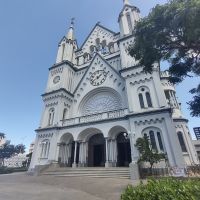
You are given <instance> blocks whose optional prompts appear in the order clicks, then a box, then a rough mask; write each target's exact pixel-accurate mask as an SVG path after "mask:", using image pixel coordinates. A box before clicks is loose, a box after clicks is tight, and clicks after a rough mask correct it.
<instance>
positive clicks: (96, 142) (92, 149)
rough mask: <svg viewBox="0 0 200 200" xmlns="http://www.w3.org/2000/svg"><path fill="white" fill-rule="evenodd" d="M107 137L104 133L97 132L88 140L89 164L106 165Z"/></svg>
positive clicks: (95, 165)
mask: <svg viewBox="0 0 200 200" xmlns="http://www.w3.org/2000/svg"><path fill="white" fill-rule="evenodd" d="M105 154H106V153H105V138H104V136H103V134H101V133H100V134H95V135H93V136H91V137H90V139H89V141H88V166H89V167H100V166H105Z"/></svg>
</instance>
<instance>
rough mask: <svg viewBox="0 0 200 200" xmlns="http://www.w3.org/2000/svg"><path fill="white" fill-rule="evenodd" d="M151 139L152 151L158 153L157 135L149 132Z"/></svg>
mask: <svg viewBox="0 0 200 200" xmlns="http://www.w3.org/2000/svg"><path fill="white" fill-rule="evenodd" d="M149 137H150V141H151V146H152V149H154V150H156V151H157V150H158V149H157V146H156V139H155V135H154V132H153V131H149Z"/></svg>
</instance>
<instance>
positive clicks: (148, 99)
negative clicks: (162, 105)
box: [146, 92, 152, 107]
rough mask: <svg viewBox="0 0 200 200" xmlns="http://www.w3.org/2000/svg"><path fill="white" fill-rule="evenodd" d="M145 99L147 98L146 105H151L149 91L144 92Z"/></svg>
mask: <svg viewBox="0 0 200 200" xmlns="http://www.w3.org/2000/svg"><path fill="white" fill-rule="evenodd" d="M146 99H147V105H148V107H152V102H151V97H150V94H149V92H146Z"/></svg>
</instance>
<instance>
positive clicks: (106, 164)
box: [105, 138, 109, 167]
mask: <svg viewBox="0 0 200 200" xmlns="http://www.w3.org/2000/svg"><path fill="white" fill-rule="evenodd" d="M105 140H106V163H105V167H109V161H108V138H105Z"/></svg>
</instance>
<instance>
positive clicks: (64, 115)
mask: <svg viewBox="0 0 200 200" xmlns="http://www.w3.org/2000/svg"><path fill="white" fill-rule="evenodd" d="M66 113H67V108H65V109H64V110H63V120H64V119H65V117H66Z"/></svg>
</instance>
